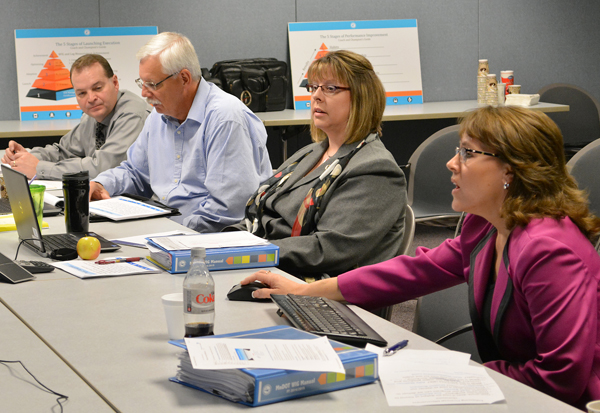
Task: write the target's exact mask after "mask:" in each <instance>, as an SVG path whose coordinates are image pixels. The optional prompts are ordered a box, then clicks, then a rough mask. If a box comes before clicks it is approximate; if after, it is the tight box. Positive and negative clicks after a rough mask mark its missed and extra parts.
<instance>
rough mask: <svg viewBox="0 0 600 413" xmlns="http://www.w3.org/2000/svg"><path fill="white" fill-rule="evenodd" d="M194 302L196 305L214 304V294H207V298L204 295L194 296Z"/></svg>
mask: <svg viewBox="0 0 600 413" xmlns="http://www.w3.org/2000/svg"><path fill="white" fill-rule="evenodd" d="M196 302H197V303H198V304H208V303H214V302H215V296H214V294H209V295H208V296H205V295H204V294H198V295H197V296H196Z"/></svg>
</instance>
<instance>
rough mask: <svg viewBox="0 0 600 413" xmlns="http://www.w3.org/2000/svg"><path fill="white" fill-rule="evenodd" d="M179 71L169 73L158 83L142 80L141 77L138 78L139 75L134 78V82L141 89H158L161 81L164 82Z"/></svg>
mask: <svg viewBox="0 0 600 413" xmlns="http://www.w3.org/2000/svg"><path fill="white" fill-rule="evenodd" d="M178 73H179V72H175V73H173V74H170V75H169V76H167V77H165V78H164V79H163V80H161V81H160V82H158V83H154V82H144V81H143V80H142V79H140V78H139V77H138V78H137V79H135V83H137V85H138V86H139V87H140V89H143V88H144V87H145V88H146V89H149V90H156V89H158V87H159V86H160V84H161V83H162V82H164V81H165V80H167V79H169V78H172V77H173V76H175V75H177V74H178Z"/></svg>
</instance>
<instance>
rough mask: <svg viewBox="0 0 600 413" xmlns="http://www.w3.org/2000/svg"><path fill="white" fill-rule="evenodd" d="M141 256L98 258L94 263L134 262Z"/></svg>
mask: <svg viewBox="0 0 600 413" xmlns="http://www.w3.org/2000/svg"><path fill="white" fill-rule="evenodd" d="M141 259H142V257H131V258H116V259H114V260H100V261H96V262H95V264H115V263H117V262H134V261H139V260H141Z"/></svg>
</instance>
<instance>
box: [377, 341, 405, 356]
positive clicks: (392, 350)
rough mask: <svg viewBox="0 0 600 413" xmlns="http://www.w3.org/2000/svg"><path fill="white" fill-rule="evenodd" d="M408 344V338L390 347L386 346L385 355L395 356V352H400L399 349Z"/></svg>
mask: <svg viewBox="0 0 600 413" xmlns="http://www.w3.org/2000/svg"><path fill="white" fill-rule="evenodd" d="M407 344H408V340H402V341H400V342H398V343H396V344H394V345H393V346H390V347H388V348H386V349H385V350H383V355H384V356H393V355H394V354H396V353H397V352H398V350H402V349H403V348H404V347H406V345H407Z"/></svg>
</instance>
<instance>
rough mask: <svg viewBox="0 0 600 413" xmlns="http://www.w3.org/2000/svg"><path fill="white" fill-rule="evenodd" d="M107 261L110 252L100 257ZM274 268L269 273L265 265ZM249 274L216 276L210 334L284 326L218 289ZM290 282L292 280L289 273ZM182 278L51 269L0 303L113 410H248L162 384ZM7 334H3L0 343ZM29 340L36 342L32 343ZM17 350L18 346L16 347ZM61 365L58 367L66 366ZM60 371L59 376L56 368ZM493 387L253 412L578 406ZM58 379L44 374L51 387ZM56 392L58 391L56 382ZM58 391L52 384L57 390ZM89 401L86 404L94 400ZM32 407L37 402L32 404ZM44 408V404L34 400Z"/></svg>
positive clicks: (267, 306)
mask: <svg viewBox="0 0 600 413" xmlns="http://www.w3.org/2000/svg"><path fill="white" fill-rule="evenodd" d="M47 220H48V222H49V223H50V229H49V230H45V233H46V231H48V232H47V233H50V232H63V231H64V223H63V220H62V219H61V218H60V217H56V218H49V219H47ZM178 227H179V226H178V224H176V223H174V222H173V221H170V220H168V219H166V218H159V219H152V220H144V221H134V222H127V223H118V224H116V223H100V224H92V225H91V227H90V230H93V231H95V232H97V233H99V234H102V235H103V236H105V237H107V238H109V239H110V238H114V237H122V236H130V235H141V234H144V233H148V232H159V231H167V230H171V229H177V228H178ZM0 245H1V247H0V248H1V250H2V252H3V253H5V254H6V255H7V256H9V257H11V258H14V252H15V249H16V246H17V235H16V233H15V232H4V233H0ZM141 251H142V250H140V249H137V248H133V247H123V249H122V251H120V252H119V255H123V256H128V255H129V256H132V255H141ZM108 255H114V253H112V254H106V255H105V256H108ZM27 258H29V259H36V258H38V259H39V257H38V256H37V255H36V254H35V253H33V252H31V251H30V250H28V249H22V250H21V252H19V259H27ZM273 271H276V270H275V269H273ZM253 272H254V270H235V271H215V272H213V276H214V279H215V284H216V320H215V332H216V333H217V334H220V333H228V332H235V331H243V330H249V329H255V328H262V327H268V326H273V325H278V324H286V323H287V322H286V320H285V319H282V318H279V317H278V316H277V315H276V312H275V311H276V306H275V305H274V304H272V303H253V302H230V301H228V300H227V299H226V293H227V291H228V290H229V289H230V288H231V286H232V285H234V284H236V283H237V282H239V280H241V279H242V278H243V277H245V276H246V275H249V274H252V273H253ZM289 277H290V278H293V277H291V276H289ZM182 281H183V275H172V274H168V273H164V272H163V273H159V274H148V275H133V276H127V277H113V278H100V279H90V280H80V279H78V278H76V277H74V276H71V275H68V274H65V273H63V272H61V271H59V270H55V271H54V272H53V273H49V274H39V275H38V277H37V279H36V280H34V281H30V282H25V283H20V284H14V285H13V284H5V283H0V297H2V299H3V300H4V302H5V303H6V304H7V305H8V306H10V308H12V309H13V310H14V311H15V312H16V313H17V314H18V315H19V316H20V317H21V318H22V319H23V320H24V321H25V322H27V323H28V324H29V325H30V326H31V328H32V329H33V330H34V331H35V332H36V333H37V334H39V335H40V336H41V337H43V338H44V340H46V341H47V342H48V343H49V345H51V346H52V347H53V348H54V349H55V350H56V352H57V353H58V354H60V355H61V357H62V358H64V360H65V361H66V362H68V363H69V365H70V366H72V368H73V370H76V371H77V372H78V374H79V375H80V377H81V378H82V381H85V382H87V383H88V385H89V386H90V388H93V389H95V391H96V392H97V393H98V394H99V395H100V396H101V397H102V398H103V399H105V400H106V402H107V403H108V404H110V405H111V406H112V407H113V409H114V410H115V411H121V412H142V411H143V412H196V411H198V409H205V410H206V411H215V412H225V411H227V412H229V411H239V410H244V409H249V408H248V407H246V406H243V405H238V404H234V403H231V402H228V401H226V400H222V399H220V398H218V397H215V396H212V395H209V394H206V393H203V392H200V391H197V390H193V389H189V388H187V387H184V386H181V385H178V384H175V383H172V382H169V381H168V378H169V377H171V376H174V375H175V373H176V370H177V358H176V354H177V352H178V351H179V350H178V349H176V348H175V347H174V346H172V345H169V344H168V343H167V339H168V338H167V329H166V323H165V319H164V314H163V308H162V303H161V300H160V297H161V296H162V295H164V294H167V293H171V292H178V291H181V288H182ZM355 311H356V312H357V313H358V314H359V315H360V316H361V317H363V318H364V319H365V320H366V321H367V322H368V323H369V324H370V325H371V326H372V327H373V328H374V329H375V330H377V331H378V332H379V333H380V334H381V335H382V336H383V337H384V338H385V339H386V340H387V341H388V342H389V343H395V342H398V341H400V340H403V339H409V340H410V343H409V348H411V347H412V348H419V349H442V347H440V346H438V345H436V344H434V343H432V342H430V341H428V340H426V339H424V338H421V337H419V336H417V335H415V334H413V333H412V332H409V331H407V330H404V329H402V328H400V327H398V326H396V325H394V324H392V323H390V322H388V321H386V320H384V319H381V318H379V317H377V316H374V315H372V314H370V313H368V312H366V311H364V310H362V309H360V308H355ZM7 334H8V335H9V336H11V337H12V340H13V342H14V343H18V341H19V340H21V339H22V338H21V336H20V333H19V331H18V330H15V331H14V332H13V330H12V329H11V330H10V331H8V332H7ZM5 339H6V338H5V337H3V338H2V340H0V341H3V340H5ZM33 340H34V341H35V339H33ZM17 350H18V349H17ZM37 351H38V350H37V349H36V348H34V347H33V346H29V345H24V346H23V348H22V355H21V354H20V352H19V351H15V352H12V354H11V356H12V357H13V358H18V357H22V358H25V357H26V356H27V357H30V356H31V357H33V356H35V354H36V352H37ZM32 360H33V361H32V362H31V366H28V367H31V368H32V369H33V370H34V371H37V372H38V373H39V372H40V371H43V370H45V371H46V372H48V373H52V370H53V368H52V367H51V366H47V365H46V364H44V363H42V362H41V361H36V359H32ZM65 365H66V364H65ZM57 371H58V370H57ZM489 373H490V375H491V376H492V378H493V379H494V380H496V382H497V383H498V384H499V386H500V387H501V389H502V391H503V393H504V395H505V397H506V402H503V403H499V404H494V405H474V406H465V405H458V406H424V407H418V408H414V407H411V408H403V407H389V406H388V404H387V401H386V399H385V395H384V394H383V391H382V389H381V386H380V384H379V383H378V382H376V383H373V384H369V385H365V386H360V387H355V388H351V389H345V390H340V391H335V392H331V393H325V394H321V395H315V396H310V397H307V398H302V399H296V400H289V401H286V402H283V403H276V404H272V405H267V406H261V407H258V408H257V409H260V411H261V412H277V413H281V412H295V411H306V410H311V409H312V410H315V411H328V412H331V413H333V412H349V411H352V412H373V411H376V412H387V411H392V412H423V413H430V412H436V413H437V412H439V413H441V412H444V413H446V412H450V413H458V412H460V413H463V412H464V413H470V412H511V413H512V412H528V413H531V412H540V413H542V412H543V413H547V412H549V411H552V412H558V411H561V412H567V411H573V412H577V411H578V410H576V409H574V408H572V407H570V406H568V405H566V404H564V403H562V402H559V401H558V400H556V399H554V398H552V397H549V396H546V395H544V394H542V393H540V392H538V391H536V390H533V389H531V388H529V387H527V386H525V385H523V384H520V383H518V382H516V381H514V380H512V379H509V378H507V377H505V376H503V375H501V374H498V373H496V372H493V371H489ZM57 380H58V378H56V379H54V378H52V377H50V378H48V376H46V383H47V384H48V385H49V386H50V387H51V388H53V385H55V384H56V382H57ZM80 384H81V383H79V382H77V380H75V383H68V384H67V385H66V389H65V388H64V387H63V388H62V389H61V390H63V391H64V392H66V394H67V395H69V396H71V399H70V400H69V401H68V402H67V404H66V410H65V411H67V412H68V411H81V410H80V409H77V408H73V407H72V406H79V403H85V402H86V401H87V400H88V399H89V397H88V396H87V395H86V394H84V392H83V391H80V390H81V389H80ZM55 387H56V386H55ZM58 387H60V386H58ZM2 391H3V393H4V392H6V391H9V392H14V393H15V395H14V397H10V398H9V399H8V401H5V400H4V399H3V401H2V411H23V409H21V407H22V404H21V401H20V399H21V398H29V397H33V396H31V395H32V394H34V393H35V392H39V390H37V389H33V388H32V389H26V388H23V386H22V385H21V383H18V382H17V381H16V380H3V383H2ZM92 399H93V398H92ZM35 403H36V404H37V402H35ZM39 406H42V409H43V408H45V407H46V406H48V404H47V403H42V402H39ZM85 411H86V412H103V411H106V406H105V405H102V403H90V404H89V406H86V409H85Z"/></svg>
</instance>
